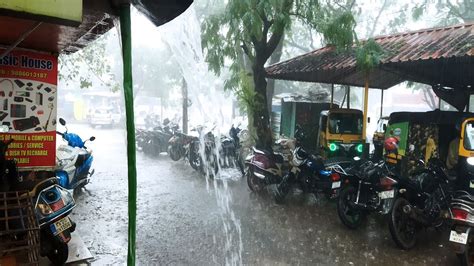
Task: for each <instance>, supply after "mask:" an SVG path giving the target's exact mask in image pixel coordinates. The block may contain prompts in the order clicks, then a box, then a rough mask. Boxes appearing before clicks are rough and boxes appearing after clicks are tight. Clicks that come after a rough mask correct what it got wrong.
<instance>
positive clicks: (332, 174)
mask: <svg viewBox="0 0 474 266" xmlns="http://www.w3.org/2000/svg"><path fill="white" fill-rule="evenodd" d="M331 180H332V181H333V182H336V181H339V180H341V176H340V175H339V174H338V173H331Z"/></svg>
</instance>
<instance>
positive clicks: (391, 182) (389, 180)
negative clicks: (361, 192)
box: [380, 176, 398, 189]
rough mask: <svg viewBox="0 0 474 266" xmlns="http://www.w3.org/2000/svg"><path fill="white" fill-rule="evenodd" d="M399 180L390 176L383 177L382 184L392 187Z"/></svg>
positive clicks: (385, 186)
mask: <svg viewBox="0 0 474 266" xmlns="http://www.w3.org/2000/svg"><path fill="white" fill-rule="evenodd" d="M397 183H398V182H397V181H396V180H395V179H393V178H390V177H387V176H385V177H382V178H380V186H382V187H383V188H387V189H391V188H392V186H393V185H395V184H397Z"/></svg>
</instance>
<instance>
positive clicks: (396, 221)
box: [389, 158, 454, 249]
mask: <svg viewBox="0 0 474 266" xmlns="http://www.w3.org/2000/svg"><path fill="white" fill-rule="evenodd" d="M419 164H420V165H424V162H423V161H421V160H420V161H419ZM398 181H399V190H398V192H399V193H398V195H396V199H395V201H394V202H393V205H392V210H391V212H390V218H389V229H390V234H391V235H392V239H393V240H394V241H395V243H396V244H397V246H398V247H400V248H402V249H411V248H413V247H414V246H415V244H416V234H417V232H418V231H419V230H420V229H421V228H426V227H434V228H438V229H441V228H442V226H443V225H444V224H445V218H447V217H449V215H448V211H449V206H448V205H449V202H450V195H451V194H452V193H451V191H452V182H453V181H454V179H453V178H452V177H450V176H449V175H447V174H446V171H445V169H444V166H443V163H442V162H441V161H440V160H439V159H436V158H432V159H431V160H430V161H429V162H428V165H427V167H423V168H422V169H421V170H417V171H415V172H414V173H413V174H412V177H411V178H400V179H399V180H398Z"/></svg>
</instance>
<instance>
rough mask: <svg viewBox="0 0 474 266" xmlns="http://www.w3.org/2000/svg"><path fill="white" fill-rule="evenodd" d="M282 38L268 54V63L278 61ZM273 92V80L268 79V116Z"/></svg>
mask: <svg viewBox="0 0 474 266" xmlns="http://www.w3.org/2000/svg"><path fill="white" fill-rule="evenodd" d="M283 39H284V38H283V37H282V38H281V40H280V42H279V43H278V46H277V48H276V49H275V51H274V52H273V53H272V56H270V62H269V63H270V65H273V64H276V63H278V62H280V59H281V55H282V54H283ZM274 93H275V80H274V79H269V80H268V83H267V108H268V113H269V115H270V117H271V115H272V100H273V94H274Z"/></svg>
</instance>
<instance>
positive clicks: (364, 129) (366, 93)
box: [362, 76, 369, 143]
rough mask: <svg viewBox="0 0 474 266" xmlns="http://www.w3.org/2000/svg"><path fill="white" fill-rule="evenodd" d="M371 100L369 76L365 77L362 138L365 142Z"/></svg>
mask: <svg viewBox="0 0 474 266" xmlns="http://www.w3.org/2000/svg"><path fill="white" fill-rule="evenodd" d="M368 100H369V77H368V76H367V77H366V78H365V90H364V123H363V124H362V125H363V126H362V138H363V140H364V143H366V142H367V138H366V133H367V106H368Z"/></svg>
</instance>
